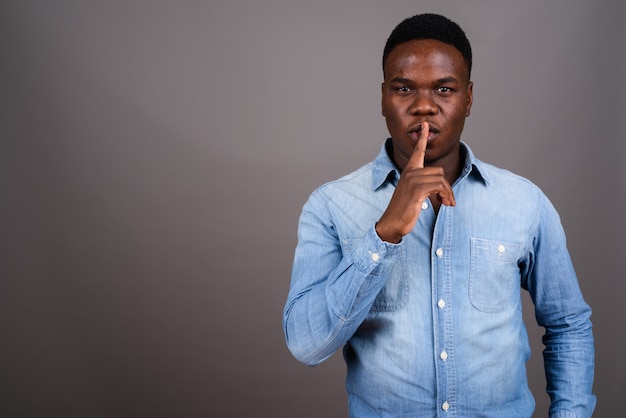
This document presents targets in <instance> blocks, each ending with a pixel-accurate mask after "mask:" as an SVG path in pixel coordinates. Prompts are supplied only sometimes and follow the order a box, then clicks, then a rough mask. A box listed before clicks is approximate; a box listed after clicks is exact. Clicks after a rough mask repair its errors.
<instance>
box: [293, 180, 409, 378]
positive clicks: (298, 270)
mask: <svg viewBox="0 0 626 418" xmlns="http://www.w3.org/2000/svg"><path fill="white" fill-rule="evenodd" d="M374 226H375V225H374V224H372V225H371V226H370V227H369V228H368V229H366V230H365V233H363V235H362V236H360V237H356V238H355V239H351V240H350V245H349V246H348V245H346V244H347V242H343V243H342V241H341V240H340V239H339V237H338V234H337V228H336V226H335V225H333V222H332V219H331V215H330V213H329V211H328V209H327V207H326V205H325V204H324V201H323V199H322V198H320V197H319V196H318V195H316V194H315V193H314V194H313V195H312V196H311V197H310V198H309V200H308V201H307V203H306V204H305V206H304V208H303V210H302V214H301V216H300V221H299V225H298V244H297V246H296V251H295V256H294V263H293V270H292V276H291V287H290V290H289V295H288V297H287V302H286V305H285V309H284V312H283V330H284V333H285V339H286V342H287V346H288V348H289V350H290V351H291V353H292V354H293V355H294V357H295V358H296V359H298V360H299V361H300V362H302V363H304V364H306V365H309V366H313V365H316V364H319V363H321V362H322V361H324V360H325V359H327V358H328V357H330V356H331V355H332V354H333V353H334V352H335V351H336V350H337V349H339V348H340V347H342V346H343V345H344V344H345V343H346V342H347V341H348V340H349V339H350V337H352V335H353V334H354V332H355V331H356V329H357V328H358V327H359V325H360V324H361V323H362V322H363V320H364V319H365V317H366V316H367V314H368V312H369V310H370V308H371V306H372V304H373V303H374V300H375V298H376V295H377V294H378V292H379V291H380V289H381V288H382V287H383V285H384V284H385V281H386V277H387V275H388V274H389V272H390V270H391V267H392V266H393V264H394V262H395V260H396V259H397V256H398V254H399V246H401V245H402V243H400V244H391V243H386V242H384V241H382V240H381V239H380V238H379V237H378V235H377V234H376V231H375V229H374ZM348 248H349V250H348Z"/></svg>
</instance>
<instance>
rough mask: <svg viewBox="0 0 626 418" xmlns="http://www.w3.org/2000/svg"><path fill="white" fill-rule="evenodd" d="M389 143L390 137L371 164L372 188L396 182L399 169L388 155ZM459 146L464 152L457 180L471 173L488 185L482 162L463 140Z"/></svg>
mask: <svg viewBox="0 0 626 418" xmlns="http://www.w3.org/2000/svg"><path fill="white" fill-rule="evenodd" d="M390 145H391V138H388V139H387V140H386V141H385V142H384V143H383V146H382V147H381V149H380V152H379V153H378V156H376V158H375V159H374V162H373V164H372V190H376V189H378V188H379V187H380V186H382V185H383V184H384V183H386V182H387V181H389V182H391V183H392V184H393V185H394V186H395V185H396V184H397V183H398V179H399V178H400V171H399V170H398V168H397V167H396V165H395V164H394V163H393V161H391V158H390V157H389V152H388V148H390ZM461 148H462V150H463V153H464V154H465V163H464V167H463V171H462V172H461V177H459V179H458V180H457V181H460V180H462V179H464V178H465V177H468V176H470V175H471V176H473V177H475V178H476V179H478V180H480V181H482V182H483V183H484V184H485V185H488V184H489V181H488V178H487V175H486V174H487V173H486V172H485V170H484V168H482V165H483V163H482V162H481V161H480V160H478V159H477V158H476V157H475V156H474V153H473V152H472V150H471V149H470V147H469V146H468V145H467V144H466V143H465V142H463V141H461ZM389 151H390V149H389Z"/></svg>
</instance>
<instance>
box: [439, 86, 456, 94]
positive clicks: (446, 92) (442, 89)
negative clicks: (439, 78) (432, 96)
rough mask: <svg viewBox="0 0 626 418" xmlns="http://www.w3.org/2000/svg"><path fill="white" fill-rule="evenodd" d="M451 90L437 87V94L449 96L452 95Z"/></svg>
mask: <svg viewBox="0 0 626 418" xmlns="http://www.w3.org/2000/svg"><path fill="white" fill-rule="evenodd" d="M452 91H453V90H452V89H451V88H450V87H444V86H441V87H437V93H441V94H450V93H452Z"/></svg>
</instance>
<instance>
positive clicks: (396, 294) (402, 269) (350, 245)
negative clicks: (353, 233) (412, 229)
mask: <svg viewBox="0 0 626 418" xmlns="http://www.w3.org/2000/svg"><path fill="white" fill-rule="evenodd" d="M358 241H359V240H357V239H343V240H341V251H342V252H343V254H344V256H345V255H348V254H352V252H353V251H354V248H355V247H356V244H357V242H358ZM400 251H401V253H400V256H399V257H398V260H397V261H396V263H395V264H394V266H393V267H392V269H391V272H390V273H389V276H388V277H387V280H386V282H385V285H384V286H383V288H382V289H381V290H380V292H378V295H377V296H376V299H375V300H374V304H373V305H372V307H371V308H370V311H373V312H390V311H395V310H397V309H400V308H402V307H403V306H404V305H406V303H407V300H408V298H409V293H408V292H409V290H408V287H407V286H408V279H407V271H406V253H405V250H404V247H402V248H401V249H400Z"/></svg>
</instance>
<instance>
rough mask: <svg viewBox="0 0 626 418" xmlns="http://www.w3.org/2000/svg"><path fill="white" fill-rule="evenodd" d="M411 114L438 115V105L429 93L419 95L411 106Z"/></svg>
mask: <svg viewBox="0 0 626 418" xmlns="http://www.w3.org/2000/svg"><path fill="white" fill-rule="evenodd" d="M409 113H410V114H412V115H434V114H435V113H437V104H436V103H435V102H434V101H433V98H432V97H431V95H430V94H428V93H418V94H416V95H415V98H414V100H413V102H412V103H411V105H410V106H409Z"/></svg>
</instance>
